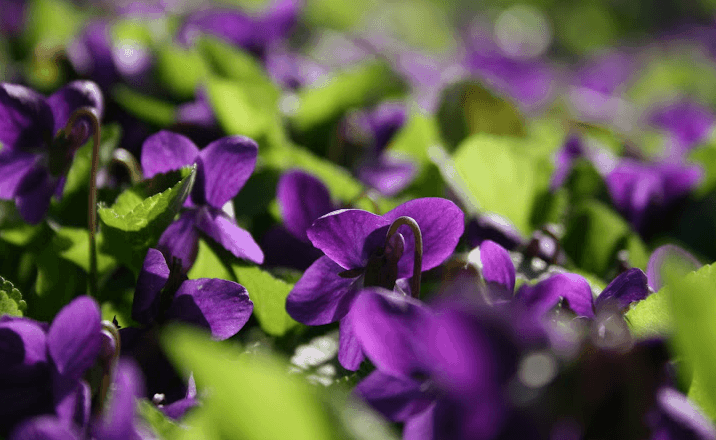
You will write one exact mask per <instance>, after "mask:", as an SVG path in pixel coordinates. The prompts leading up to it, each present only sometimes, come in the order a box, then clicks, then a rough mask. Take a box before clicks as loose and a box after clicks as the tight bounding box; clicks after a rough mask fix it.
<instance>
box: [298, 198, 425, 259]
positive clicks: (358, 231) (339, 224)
mask: <svg viewBox="0 0 716 440" xmlns="http://www.w3.org/2000/svg"><path fill="white" fill-rule="evenodd" d="M389 224H390V221H389V220H387V219H385V218H383V217H381V216H379V215H375V214H371V213H370V212H368V211H363V210H360V209H342V210H339V211H334V212H332V213H330V214H326V215H324V216H323V217H320V218H318V219H317V220H316V221H315V222H313V225H312V226H311V227H310V228H308V231H307V233H308V238H309V239H310V240H311V243H313V245H314V246H315V247H317V248H318V249H320V250H322V251H323V253H325V254H326V255H327V256H328V257H329V258H330V259H331V260H333V261H335V262H336V263H338V264H339V265H340V266H341V267H343V268H344V269H357V268H360V267H364V266H365V262H366V261H367V260H368V257H370V255H371V254H372V253H373V251H374V250H375V249H377V248H378V247H379V246H383V245H384V244H385V234H386V232H388V229H387V227H388V225H389ZM403 235H405V234H403ZM411 237H412V235H411ZM411 249H412V248H411Z"/></svg>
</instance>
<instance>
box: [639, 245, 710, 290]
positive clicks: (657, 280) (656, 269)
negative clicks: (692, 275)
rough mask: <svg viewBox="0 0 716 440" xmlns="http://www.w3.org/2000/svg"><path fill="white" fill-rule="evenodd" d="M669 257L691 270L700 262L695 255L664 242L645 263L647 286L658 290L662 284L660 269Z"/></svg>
mask: <svg viewBox="0 0 716 440" xmlns="http://www.w3.org/2000/svg"><path fill="white" fill-rule="evenodd" d="M671 259H673V260H675V261H678V262H679V263H680V264H683V265H684V266H686V267H688V268H689V269H691V270H696V269H698V268H699V267H701V263H700V262H699V260H697V259H696V257H694V256H693V255H691V254H690V253H688V252H686V251H685V250H684V249H682V248H680V247H678V246H674V245H673V244H665V245H663V246H660V247H658V248H656V250H654V252H652V254H651V257H649V262H648V263H647V265H646V277H647V279H648V280H649V287H651V288H652V289H654V291H658V290H659V289H661V287H662V286H663V285H664V281H663V278H662V275H661V270H662V267H663V266H664V264H665V263H666V262H667V261H669V260H671Z"/></svg>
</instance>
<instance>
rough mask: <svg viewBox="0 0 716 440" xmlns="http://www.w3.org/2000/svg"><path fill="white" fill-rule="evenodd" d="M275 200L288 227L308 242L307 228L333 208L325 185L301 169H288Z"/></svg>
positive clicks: (278, 187) (278, 186) (280, 180)
mask: <svg viewBox="0 0 716 440" xmlns="http://www.w3.org/2000/svg"><path fill="white" fill-rule="evenodd" d="M276 200H277V201H278V205H279V209H280V210H281V217H283V224H284V226H285V227H286V229H288V230H289V231H290V232H291V233H292V234H293V235H294V236H296V237H297V238H300V239H301V240H304V241H306V242H308V235H306V230H307V229H308V228H309V227H310V226H311V224H312V223H313V222H314V221H315V220H316V219H317V218H318V217H320V216H322V215H324V214H327V213H329V212H331V211H333V209H334V208H333V204H332V203H331V195H330V193H329V192H328V188H326V185H324V184H323V182H321V181H320V180H318V179H317V178H315V177H314V176H312V175H310V174H308V173H305V172H303V171H298V170H293V171H288V172H286V173H284V174H283V175H282V176H281V178H280V179H279V181H278V185H277V186H276Z"/></svg>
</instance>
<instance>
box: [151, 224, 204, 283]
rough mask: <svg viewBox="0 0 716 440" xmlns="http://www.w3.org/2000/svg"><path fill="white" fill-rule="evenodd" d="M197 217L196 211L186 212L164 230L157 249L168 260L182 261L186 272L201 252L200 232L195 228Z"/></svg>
mask: <svg viewBox="0 0 716 440" xmlns="http://www.w3.org/2000/svg"><path fill="white" fill-rule="evenodd" d="M196 216H197V213H196V211H186V212H184V213H183V214H182V215H181V216H180V217H179V218H178V219H177V220H175V221H174V223H172V224H170V225H169V227H167V229H165V230H164V232H163V233H162V235H161V237H159V242H158V243H157V249H159V250H160V251H162V253H163V254H164V255H165V256H166V257H167V259H171V258H172V257H176V258H179V259H180V260H181V266H182V269H183V270H184V271H185V272H188V271H189V269H191V266H192V265H193V264H194V260H196V255H197V253H198V252H199V232H198V231H197V229H196V228H195V227H194V225H195V224H196Z"/></svg>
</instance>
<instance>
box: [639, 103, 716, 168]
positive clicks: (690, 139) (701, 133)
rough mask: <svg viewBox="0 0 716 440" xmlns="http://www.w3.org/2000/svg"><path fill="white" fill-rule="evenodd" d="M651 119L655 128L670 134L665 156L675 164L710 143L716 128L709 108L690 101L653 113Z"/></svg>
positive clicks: (714, 119)
mask: <svg viewBox="0 0 716 440" xmlns="http://www.w3.org/2000/svg"><path fill="white" fill-rule="evenodd" d="M648 118H649V122H650V123H651V125H653V126H655V127H657V128H661V129H663V130H665V131H666V132H667V133H668V135H669V139H668V141H667V145H666V151H665V156H666V157H667V158H669V159H671V160H679V159H681V158H683V157H684V156H685V155H686V154H687V153H688V152H689V151H690V150H692V149H693V148H695V147H697V146H698V145H699V144H701V143H702V142H704V141H706V140H708V138H709V136H711V132H712V131H713V129H714V126H715V125H716V117H714V114H713V112H712V111H711V110H710V109H709V108H707V107H706V106H704V105H702V104H700V103H698V102H696V101H692V100H688V99H681V100H677V101H672V102H669V103H666V104H665V105H663V106H661V107H658V108H656V109H654V110H652V112H651V113H650V114H649V117H648Z"/></svg>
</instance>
